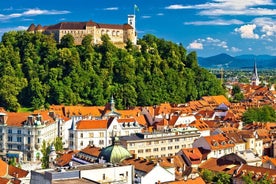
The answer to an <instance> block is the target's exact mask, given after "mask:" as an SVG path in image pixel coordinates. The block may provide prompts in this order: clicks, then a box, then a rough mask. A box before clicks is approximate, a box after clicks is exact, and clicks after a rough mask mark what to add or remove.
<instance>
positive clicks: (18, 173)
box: [9, 165, 29, 178]
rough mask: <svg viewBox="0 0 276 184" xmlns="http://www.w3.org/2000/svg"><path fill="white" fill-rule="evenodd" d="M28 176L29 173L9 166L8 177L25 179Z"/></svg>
mask: <svg viewBox="0 0 276 184" xmlns="http://www.w3.org/2000/svg"><path fill="white" fill-rule="evenodd" d="M28 174H29V171H25V170H23V169H20V168H18V167H14V166H12V165H9V175H10V176H13V177H16V178H25V177H26V176H27V175H28Z"/></svg>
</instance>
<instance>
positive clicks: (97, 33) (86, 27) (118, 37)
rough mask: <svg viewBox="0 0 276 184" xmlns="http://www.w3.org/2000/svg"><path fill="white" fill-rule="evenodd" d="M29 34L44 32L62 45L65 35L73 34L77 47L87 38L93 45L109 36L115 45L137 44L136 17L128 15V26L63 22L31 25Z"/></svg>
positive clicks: (89, 22)
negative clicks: (90, 38) (89, 38)
mask: <svg viewBox="0 0 276 184" xmlns="http://www.w3.org/2000/svg"><path fill="white" fill-rule="evenodd" d="M27 31H28V32H31V33H36V32H42V33H44V34H49V35H53V36H54V38H55V40H56V41H57V42H58V43H60V41H61V38H62V37H63V36H64V35H67V34H71V35H72V36H73V37H74V41H75V44H76V45H80V44H81V43H82V40H83V38H84V37H85V36H87V35H91V36H92V39H93V40H92V43H93V44H101V43H102V41H101V37H102V36H103V35H108V36H109V38H110V41H111V42H112V43H114V44H115V45H116V44H117V45H121V44H124V43H126V42H127V41H128V40H130V41H131V42H132V43H133V44H134V45H136V42H137V35H136V30H135V15H128V23H127V24H122V25H121V24H101V23H96V22H93V21H88V22H61V23H58V24H55V25H50V26H44V27H42V26H41V25H37V26H35V25H34V24H31V25H30V26H29V28H28V29H27Z"/></svg>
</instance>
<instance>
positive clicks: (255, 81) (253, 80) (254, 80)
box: [251, 61, 260, 86]
mask: <svg viewBox="0 0 276 184" xmlns="http://www.w3.org/2000/svg"><path fill="white" fill-rule="evenodd" d="M259 84H260V80H259V76H258V71H257V64H256V61H255V63H254V69H253V75H252V78H251V85H253V86H259Z"/></svg>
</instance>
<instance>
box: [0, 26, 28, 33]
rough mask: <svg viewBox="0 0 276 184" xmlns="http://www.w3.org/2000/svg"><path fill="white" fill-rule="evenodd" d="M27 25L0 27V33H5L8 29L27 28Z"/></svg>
mask: <svg viewBox="0 0 276 184" xmlns="http://www.w3.org/2000/svg"><path fill="white" fill-rule="evenodd" d="M27 29H28V27H26V26H17V27H7V28H0V34H1V33H6V32H8V31H14V30H18V31H19V30H27Z"/></svg>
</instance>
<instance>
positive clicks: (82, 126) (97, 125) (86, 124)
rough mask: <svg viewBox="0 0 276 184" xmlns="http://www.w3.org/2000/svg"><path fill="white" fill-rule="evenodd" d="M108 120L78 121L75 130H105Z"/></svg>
mask: <svg viewBox="0 0 276 184" xmlns="http://www.w3.org/2000/svg"><path fill="white" fill-rule="evenodd" d="M107 128H108V120H80V121H78V122H77V130H88V129H107Z"/></svg>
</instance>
